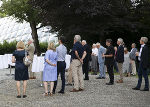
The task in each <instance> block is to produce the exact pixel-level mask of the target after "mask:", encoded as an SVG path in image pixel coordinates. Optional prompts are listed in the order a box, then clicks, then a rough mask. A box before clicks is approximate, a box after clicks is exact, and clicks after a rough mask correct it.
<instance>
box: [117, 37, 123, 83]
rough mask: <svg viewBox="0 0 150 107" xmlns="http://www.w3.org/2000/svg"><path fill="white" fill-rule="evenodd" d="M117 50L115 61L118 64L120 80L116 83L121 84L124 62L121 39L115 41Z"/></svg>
mask: <svg viewBox="0 0 150 107" xmlns="http://www.w3.org/2000/svg"><path fill="white" fill-rule="evenodd" d="M117 44H118V49H117V53H116V61H117V64H118V70H119V73H120V79H119V80H118V81H117V83H123V62H124V46H123V45H124V42H123V39H122V38H118V41H117Z"/></svg>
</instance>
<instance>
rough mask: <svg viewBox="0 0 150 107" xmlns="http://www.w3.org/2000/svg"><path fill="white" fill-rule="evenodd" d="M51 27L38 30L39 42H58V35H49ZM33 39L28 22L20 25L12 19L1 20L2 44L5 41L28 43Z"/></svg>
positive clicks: (0, 41)
mask: <svg viewBox="0 0 150 107" xmlns="http://www.w3.org/2000/svg"><path fill="white" fill-rule="evenodd" d="M50 29H51V27H50V26H46V27H42V28H40V29H38V31H37V33H38V37H39V42H49V41H54V42H55V43H57V42H58V38H57V33H53V34H52V33H49V31H50ZM29 38H32V37H31V28H30V24H29V23H27V22H23V23H18V22H17V21H16V20H15V19H14V18H12V17H5V18H0V43H3V41H4V40H6V41H8V42H11V41H14V40H16V41H20V40H22V41H25V42H26V41H27V40H28V39H29Z"/></svg>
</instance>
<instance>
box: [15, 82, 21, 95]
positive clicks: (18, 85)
mask: <svg viewBox="0 0 150 107" xmlns="http://www.w3.org/2000/svg"><path fill="white" fill-rule="evenodd" d="M16 85H17V91H18V96H20V81H16Z"/></svg>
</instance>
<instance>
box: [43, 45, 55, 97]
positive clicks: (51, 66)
mask: <svg viewBox="0 0 150 107" xmlns="http://www.w3.org/2000/svg"><path fill="white" fill-rule="evenodd" d="M44 59H45V63H44V70H43V82H44V88H45V93H44V95H45V96H48V94H49V92H48V85H47V84H48V82H50V96H52V91H53V87H54V81H56V80H57V52H56V48H55V46H54V43H50V44H49V45H48V50H47V52H46V54H45V58H44Z"/></svg>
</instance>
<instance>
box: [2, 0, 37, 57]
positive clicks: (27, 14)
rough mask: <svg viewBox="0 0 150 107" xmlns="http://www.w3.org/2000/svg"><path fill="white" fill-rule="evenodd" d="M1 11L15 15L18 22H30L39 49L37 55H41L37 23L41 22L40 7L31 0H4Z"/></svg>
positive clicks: (8, 14) (35, 43)
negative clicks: (31, 2)
mask: <svg viewBox="0 0 150 107" xmlns="http://www.w3.org/2000/svg"><path fill="white" fill-rule="evenodd" d="M0 10H1V12H3V13H4V14H6V15H7V16H13V17H14V18H16V19H17V20H18V22H23V21H26V22H29V23H30V27H31V30H32V34H31V35H32V38H33V40H34V45H35V48H36V51H37V55H38V56H39V55H40V46H39V41H38V35H37V28H36V25H38V24H39V22H40V17H39V16H38V13H39V11H40V10H39V9H37V8H34V7H33V6H32V5H31V4H29V0H3V4H2V6H1V8H0Z"/></svg>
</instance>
